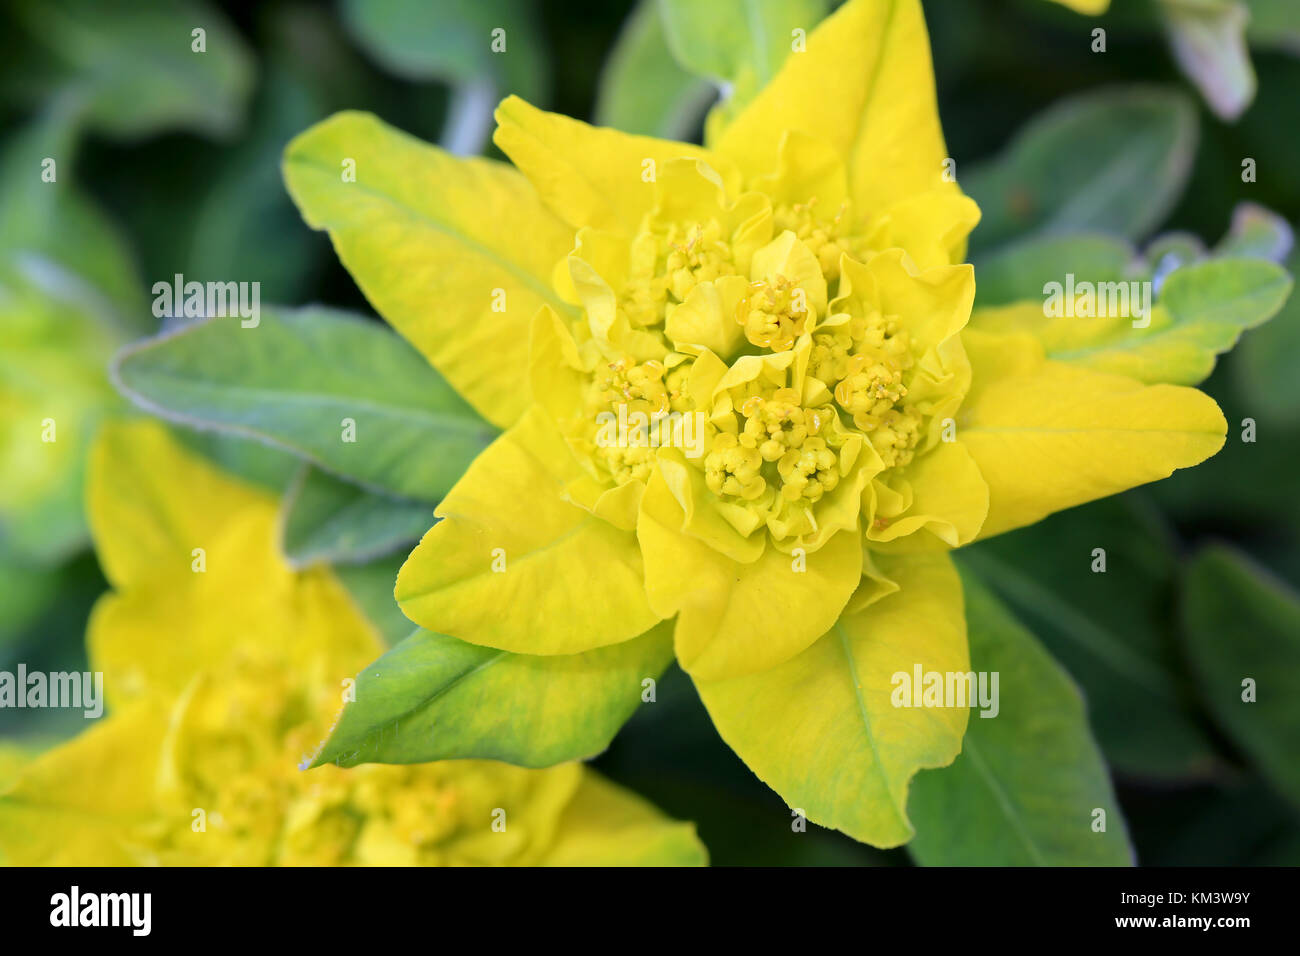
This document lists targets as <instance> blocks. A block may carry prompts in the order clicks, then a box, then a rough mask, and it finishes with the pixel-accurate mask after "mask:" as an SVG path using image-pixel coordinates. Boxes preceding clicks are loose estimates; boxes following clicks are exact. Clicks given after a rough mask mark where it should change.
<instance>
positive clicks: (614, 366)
mask: <svg viewBox="0 0 1300 956" xmlns="http://www.w3.org/2000/svg"><path fill="white" fill-rule="evenodd" d="M821 212H822V211H821V210H818V208H817V202H816V200H815V199H811V200H809V201H807V202H804V203H794V204H781V205H778V206H777V207H775V208H774V209H773V211H772V221H773V227H774V231H775V233H776V234H777V235H780V234H783V233H784V232H785V231H786V230H788V231H791V232H793V233H794V234H795V236H796V237H797V238H798V239H799V240H800V242H801V243H802V244H803V246H804V247H805V248H807V249H808V250H809V251H810V252H811V253H812V254H813V255H814V256H815V257H816V260H817V262H818V265H819V267H820V269H821V271H822V276H823V278H825V279H826V280H827V281H828V282H830V283H831V284H832V286H833V285H834V284H835V283H836V282H837V281H838V280H839V278H840V262H841V257H842V256H843V255H844V254H846V253H847V254H850V255H854V254H860V253H861V252H862V248H861V247H862V240H861V239H860V237H854V236H852V235H850V234H849V230H848V222H849V218H850V217H849V216H848V207H847V202H846V203H843V204H841V206H840V207H839V208H838V209H836V210H834V211H833V214H832V215H830V216H829V217H828V216H826V215H821V214H820V213H821ZM805 262H806V258H805ZM808 265H810V264H808ZM746 268H747V267H746ZM805 268H806V267H805ZM782 271H784V270H778V271H775V272H774V273H772V274H768V275H765V276H762V277H755V279H754V280H753V281H750V282H749V284H748V288H747V289H746V290H745V291H744V294H743V295H742V296H741V297H740V298H739V301H738V302H737V301H736V300H735V299H730V300H728V301H729V304H728V308H732V306H731V304H730V303H734V314H730V315H728V316H726V319H727V320H728V321H730V320H734V321H735V322H736V323H738V324H739V325H740V326H741V328H742V330H743V335H744V342H743V343H741V344H742V350H743V351H746V352H749V353H751V354H758V355H764V354H781V353H785V352H789V351H790V350H792V349H794V348H795V347H796V346H797V345H798V343H799V342H800V341H801V340H803V339H805V337H807V336H808V335H809V333H811V338H810V339H808V342H807V348H808V352H807V360H806V366H804V367H803V371H802V374H803V375H806V376H807V377H809V378H811V379H816V380H817V381H819V382H820V383H821V385H824V386H825V387H824V388H821V387H820V386H819V387H818V388H816V389H813V390H811V391H809V390H808V389H807V388H804V390H803V394H800V392H799V391H796V389H795V388H792V387H791V385H794V384H796V383H795V378H794V376H795V372H794V370H793V368H792V369H790V371H789V375H788V381H787V382H786V383H785V384H781V383H778V382H770V381H769V382H764V383H762V384H760V383H757V382H751V383H749V385H748V386H746V388H745V389H742V390H740V391H738V392H736V394H734V395H733V396H732V405H731V412H732V413H733V415H734V418H733V419H730V420H727V419H726V416H725V415H724V416H723V418H722V419H719V418H718V417H717V416H716V415H715V414H714V412H715V411H716V408H715V401H716V399H715V397H714V396H712V395H705V396H690V395H689V394H688V393H687V383H688V382H689V381H690V377H691V370H692V366H693V363H695V362H696V361H697V358H696V355H695V350H693V349H692V348H691V343H682V345H683V347H684V348H685V351H684V352H677V351H674V350H673V349H674V345H673V343H672V342H670V341H669V339H668V337H667V335H666V333H665V331H664V329H665V324H664V323H665V319H666V317H667V316H668V314H670V313H671V312H672V310H673V309H674V308H676V307H677V306H679V305H680V304H681V303H683V302H684V301H685V300H686V299H687V297H688V296H690V295H691V293H692V292H693V291H694V290H695V289H697V288H698V287H699V286H700V284H701V283H706V282H715V281H716V280H718V279H720V278H722V277H726V276H735V275H738V274H740V267H739V265H738V263H737V254H736V253H735V251H734V250H733V248H732V246H731V242H730V237H729V236H728V234H727V233H726V231H725V230H724V228H723V226H722V225H721V223H720V222H719V221H718V220H716V219H712V220H708V221H702V222H701V221H694V222H678V223H669V224H667V225H663V224H659V225H655V226H653V227H651V226H647V228H646V229H645V230H643V231H642V232H641V233H640V234H639V235H638V236H637V237H636V238H635V239H634V240H633V242H632V262H631V268H630V270H629V272H630V278H629V280H628V283H627V285H626V287H625V288H624V289H623V290H622V292H621V294H620V299H619V302H620V308H621V309H622V310H623V314H624V315H626V316H627V317H628V320H629V325H630V326H631V327H632V328H634V329H637V330H644V331H648V332H650V333H651V334H653V335H657V336H661V337H662V344H663V351H664V355H663V359H662V360H654V359H652V360H649V361H638V360H634V359H633V358H631V357H625V358H622V359H617V360H615V361H612V362H610V361H608V360H606V361H604V362H603V363H602V364H601V365H600V366H599V367H598V368H597V369H596V371H595V372H594V374H593V378H592V385H591V391H590V393H589V401H588V411H589V412H591V413H592V414H591V417H592V418H593V419H594V417H595V415H596V414H598V413H600V412H603V411H615V412H616V411H617V410H618V409H619V407H620V406H624V407H625V408H626V411H627V413H628V414H632V413H633V412H637V411H640V412H644V413H645V414H646V415H649V416H653V415H663V414H665V413H667V412H669V411H680V412H688V411H694V412H702V413H703V414H704V415H705V416H706V417H708V418H709V421H710V425H709V426H708V435H707V437H706V446H707V448H708V452H707V454H706V456H705V460H704V462H703V467H704V477H705V484H706V486H707V487H708V488H709V489H710V490H711V491H712V492H713V493H714V494H717V495H719V496H722V497H724V498H728V499H731V500H733V501H738V502H743V503H748V505H749V506H750V507H753V508H758V509H759V510H760V511H762V512H766V513H767V514H775V513H777V512H780V511H782V510H783V508H784V507H785V506H784V505H782V502H785V504H786V505H789V504H800V503H802V504H809V503H814V502H816V501H818V500H820V499H821V498H822V497H823V496H824V495H825V494H827V493H828V492H830V491H832V490H834V489H835V488H836V487H837V486H838V485H839V483H840V481H841V480H842V479H843V477H844V475H845V474H846V472H847V469H848V468H849V467H850V463H848V462H847V461H846V460H845V455H846V453H845V451H844V447H845V440H846V437H847V436H849V435H851V434H853V433H855V432H856V433H858V434H860V435H861V436H862V439H863V440H864V441H865V442H866V443H869V444H870V445H871V446H872V447H873V448H874V449H875V450H876V452H877V453H878V454H879V455H880V458H881V460H882V461H883V463H884V464H885V466H886V467H887V468H888V467H895V466H901V465H905V464H907V463H908V462H910V461H911V459H912V456H913V454H914V453H915V450H916V449H917V447H918V445H919V442H920V440H921V437H922V433H923V426H924V422H923V417H922V415H921V414H920V413H919V412H918V411H916V410H915V409H914V408H912V407H911V405H909V402H908V382H909V379H910V375H911V372H912V369H913V367H914V365H915V358H914V356H913V354H912V343H911V339H910V336H909V335H908V333H907V331H906V329H905V328H903V319H902V318H901V317H899V316H895V315H881V314H879V313H878V312H872V313H870V314H866V315H858V314H851V313H850V314H844V313H838V314H837V313H836V311H835V306H832V307H831V309H830V312H831V314H830V315H826V316H818V315H817V314H816V312H817V308H819V307H820V306H818V307H814V305H813V303H811V302H810V301H809V300H808V297H807V290H806V289H803V288H801V287H800V285H799V283H798V282H797V281H796V280H795V279H792V278H790V277H789V276H787V275H783V274H781V272H782ZM730 281H734V280H730ZM818 301H819V302H822V301H824V300H820V299H819V300H818ZM832 301H833V299H832ZM638 334H642V333H641V332H638ZM745 343H747V345H746V344H745ZM642 344H644V343H643V342H642ZM643 354H644V353H643ZM719 357H720V358H722V359H723V360H724V361H726V360H728V359H729V358H732V357H733V356H728V355H720V356H719ZM798 361H800V362H802V361H803V360H802V359H799V360H798ZM805 396H809V397H810V398H811V399H812V405H811V406H810V407H804V405H803V401H804V397H805ZM733 426H734V430H733ZM593 444H594V443H593ZM861 447H862V446H861V445H856V446H854V448H857V449H860V448H861ZM847 454H848V455H849V456H850V457H852V456H855V455H856V454H857V451H856V450H852V449H851V450H850V451H849V452H848V453H847ZM592 459H593V461H594V462H595V464H596V465H597V468H598V469H599V470H600V471H601V472H603V473H604V474H605V475H607V476H608V477H609V478H610V479H612V480H613V481H615V482H618V483H622V482H625V481H629V480H633V479H641V480H645V479H646V478H647V477H648V476H649V474H650V473H651V471H652V469H653V465H654V461H655V453H654V451H653V450H652V449H649V448H646V447H634V448H597V449H594V450H593V454H592ZM801 506H802V505H801ZM809 516H810V517H811V512H809ZM813 523H814V524H815V519H813Z"/></svg>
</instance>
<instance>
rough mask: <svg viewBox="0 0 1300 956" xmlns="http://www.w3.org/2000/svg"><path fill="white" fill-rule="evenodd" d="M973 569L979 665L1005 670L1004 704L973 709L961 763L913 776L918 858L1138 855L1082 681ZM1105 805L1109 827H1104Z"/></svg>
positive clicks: (911, 807)
mask: <svg viewBox="0 0 1300 956" xmlns="http://www.w3.org/2000/svg"><path fill="white" fill-rule="evenodd" d="M962 578H963V583H964V585H965V592H966V626H967V633H968V634H969V636H970V651H971V670H972V671H974V672H975V673H976V674H977V675H978V674H980V673H990V674H992V673H996V674H998V693H997V705H998V709H997V711H996V714H994V712H993V711H992V710H991V709H989V710H988V711H987V713H988V714H994V715H993V716H985V715H984V712H981V711H972V713H971V720H970V723H969V725H967V728H966V736H965V737H964V738H963V739H962V752H961V754H960V755H959V756H958V757H957V759H956V761H954V763H953V765H952V766H951V767H945V768H943V769H942V770H932V771H927V772H924V773H921V774H919V775H918V776H917V778H916V780H914V781H913V782H912V793H911V797H910V798H909V800H908V804H907V809H908V813H910V814H911V816H912V821H913V823H914V824H915V825H916V837H915V838H914V839H913V840H912V842H911V843H910V844H908V849H909V850H910V851H911V853H912V856H913V857H915V859H916V860H917V862H919V863H921V864H924V865H926V866H1126V865H1129V864H1131V863H1132V862H1133V849H1132V847H1131V846H1130V845H1129V842H1128V832H1127V827H1126V826H1125V823H1124V817H1123V816H1122V814H1121V811H1120V807H1119V803H1118V801H1116V799H1115V791H1114V788H1113V787H1112V786H1111V782H1110V775H1109V774H1108V773H1107V770H1106V764H1105V762H1104V761H1103V760H1102V756H1101V753H1100V751H1099V750H1098V749H1097V744H1096V743H1095V742H1094V741H1093V739H1092V734H1091V733H1090V732H1089V730H1088V718H1087V714H1086V713H1085V709H1084V702H1083V698H1082V697H1081V696H1080V694H1079V690H1078V688H1077V687H1075V685H1074V683H1073V682H1072V681H1071V680H1070V677H1069V675H1068V674H1066V672H1065V671H1064V670H1063V669H1062V668H1061V666H1060V665H1059V664H1057V663H1056V661H1054V660H1052V657H1051V655H1050V654H1048V653H1047V652H1046V651H1045V650H1044V649H1043V647H1042V646H1041V645H1040V644H1039V643H1038V642H1037V641H1036V640H1035V639H1034V636H1033V635H1032V634H1030V633H1029V632H1028V631H1026V630H1025V629H1024V627H1022V626H1021V624H1020V622H1019V621H1017V620H1016V619H1015V618H1014V617H1013V616H1012V615H1011V613H1010V612H1009V611H1008V610H1007V609H1006V608H1005V607H1004V606H1003V605H1002V604H1001V603H1000V602H999V601H998V599H997V598H996V597H995V596H994V595H993V594H992V592H990V591H989V590H987V588H985V587H984V585H983V584H981V583H980V582H979V581H978V579H977V578H975V577H974V576H973V575H972V574H970V573H965V574H963V575H962ZM1031 755H1032V756H1031ZM1098 809H1101V810H1104V811H1105V814H1106V815H1105V827H1106V828H1105V830H1104V832H1096V831H1094V829H1093V826H1094V819H1096V817H1095V816H1094V814H1095V811H1096V810H1098Z"/></svg>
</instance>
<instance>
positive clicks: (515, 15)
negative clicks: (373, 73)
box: [342, 0, 548, 103]
mask: <svg viewBox="0 0 1300 956" xmlns="http://www.w3.org/2000/svg"><path fill="white" fill-rule="evenodd" d="M342 14H343V22H344V25H345V26H346V27H347V28H348V30H349V32H351V34H352V35H353V36H354V37H355V38H356V40H357V42H358V43H359V44H360V45H361V47H362V49H364V50H365V51H366V52H367V53H369V54H370V56H372V57H373V58H374V59H375V60H376V61H378V62H379V63H380V64H381V65H383V66H384V67H385V68H386V69H387V70H389V71H390V72H392V73H394V74H396V75H398V76H401V77H403V78H405V79H408V80H413V81H416V82H427V81H430V80H437V81H441V82H444V83H449V84H453V85H459V84H464V83H471V82H474V81H476V80H490V81H492V82H493V83H494V84H495V85H496V88H497V92H498V95H497V97H496V99H501V98H502V97H504V96H506V95H507V94H509V93H517V94H519V95H520V96H522V97H524V98H525V99H529V100H534V101H535V100H538V99H541V98H543V97H544V96H545V92H546V78H547V72H548V65H547V62H546V55H545V51H544V49H543V48H542V47H541V46H540V45H539V44H538V43H537V38H538V37H539V36H540V35H541V33H540V30H539V29H538V27H537V26H536V24H535V23H534V20H533V16H532V13H531V11H530V9H529V5H528V4H526V3H524V2H522V0H440V2H438V3H428V2H426V0H344V3H343V9H342ZM497 29H501V30H504V31H505V36H504V42H505V49H504V50H501V51H494V50H493V46H492V44H493V32H492V31H493V30H497ZM493 102H494V103H495V100H494V101H493Z"/></svg>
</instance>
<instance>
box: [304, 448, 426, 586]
mask: <svg viewBox="0 0 1300 956" xmlns="http://www.w3.org/2000/svg"><path fill="white" fill-rule="evenodd" d="M282 507H283V517H282V519H281V547H282V549H283V551H284V553H285V556H286V557H288V559H289V563H290V564H291V565H293V566H294V567H296V568H305V567H309V566H310V565H313V564H364V563H366V562H367V561H371V560H373V559H374V558H378V557H382V556H383V555H385V554H391V553H392V552H394V551H396V550H398V549H399V548H401V547H402V545H405V544H410V543H411V542H413V541H416V540H418V539H419V538H420V536H421V535H422V534H424V532H426V531H428V530H429V528H430V527H432V526H433V524H434V522H435V519H434V517H433V505H432V504H431V503H429V502H421V501H410V500H407V499H403V498H393V497H391V496H389V495H381V494H376V493H375V492H372V491H367V490H366V489H365V488H362V487H361V486H360V485H356V484H353V483H352V482H350V481H343V480H342V479H340V478H335V477H334V476H333V475H329V474H326V473H325V472H323V471H321V470H320V469H319V468H314V467H312V466H311V465H304V466H303V468H302V471H301V472H300V473H299V475H298V477H297V479H296V480H295V481H294V483H293V484H292V485H291V486H290V487H289V490H288V492H286V494H285V497H284V504H283V506H282ZM407 550H409V549H407Z"/></svg>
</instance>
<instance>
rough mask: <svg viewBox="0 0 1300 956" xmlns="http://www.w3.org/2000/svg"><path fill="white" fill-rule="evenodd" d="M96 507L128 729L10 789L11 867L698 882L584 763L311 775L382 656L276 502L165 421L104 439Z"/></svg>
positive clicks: (120, 706)
mask: <svg viewBox="0 0 1300 956" xmlns="http://www.w3.org/2000/svg"><path fill="white" fill-rule="evenodd" d="M88 497H89V504H90V514H91V524H92V528H93V532H94V536H95V541H96V545H97V547H98V550H99V554H100V558H101V560H102V561H103V563H104V566H105V569H106V570H107V572H108V574H109V577H110V579H111V581H112V583H113V586H114V589H115V590H114V593H111V594H108V595H106V596H105V597H104V598H102V599H101V601H100V602H99V604H98V605H97V606H96V608H95V611H94V614H93V617H92V621H91V626H90V634H89V643H90V652H91V666H92V668H94V669H96V670H100V671H102V672H103V674H104V682H105V689H106V692H107V693H108V695H109V699H110V704H111V707H112V710H113V714H112V716H110V717H109V718H107V719H105V720H104V721H102V722H100V723H98V724H96V725H94V726H93V727H92V728H91V729H90V730H88V731H87V732H86V733H84V734H82V735H80V736H79V737H77V738H75V739H74V740H72V741H70V742H69V743H67V744H65V745H63V746H61V747H57V748H55V749H54V750H52V751H50V752H49V753H46V754H44V755H42V756H41V757H39V758H37V759H35V760H34V761H32V762H30V763H28V764H26V765H25V766H24V767H23V768H21V769H20V770H19V772H18V773H17V774H16V775H15V776H13V778H12V779H10V780H7V781H4V782H5V783H6V785H7V786H6V789H5V791H4V792H3V795H0V854H3V856H4V858H6V859H7V860H8V861H9V862H12V863H17V864H66V865H83V866H84V865H132V864H164V865H177V864H183V865H334V864H383V865H442V864H457V863H459V864H465V863H468V864H547V863H560V864H566V865H567V864H592V865H605V864H619V863H651V864H699V863H702V862H704V860H705V857H704V852H703V849H702V847H700V845H699V842H698V841H697V840H696V839H695V836H694V833H693V829H692V828H691V827H690V825H688V824H673V823H670V822H668V821H665V820H664V819H663V818H662V817H661V816H660V815H659V814H658V813H657V812H656V811H655V810H654V809H653V808H651V807H649V806H648V805H646V804H644V803H642V802H641V801H639V800H636V799H635V798H633V797H630V796H628V795H625V794H623V793H622V792H621V791H620V790H619V789H618V788H617V787H614V786H613V785H612V784H607V783H604V782H603V781H599V780H596V779H595V778H594V775H593V774H591V773H590V772H589V771H586V770H585V769H584V768H582V767H581V766H579V765H577V764H564V765H560V766H557V767H554V768H551V769H549V770H536V771H533V770H524V769H520V768H516V767H511V766H507V765H505V764H497V763H489V762H477V761H450V762H446V763H439V764H428V765H424V766H418V767H402V766H377V765H367V766H363V767H360V768H357V769H353V770H342V769H339V768H338V767H335V766H330V765H326V766H324V767H321V768H318V769H317V770H313V771H310V772H306V773H304V772H303V771H302V770H300V769H299V767H300V765H301V764H302V763H303V762H304V761H305V759H309V758H310V756H311V754H312V753H313V751H314V748H315V747H317V746H318V745H319V744H320V742H321V741H322V740H323V739H324V738H325V736H326V735H327V734H328V731H329V721H330V719H331V717H332V716H333V715H335V714H336V713H337V712H338V710H339V708H340V707H341V706H342V702H343V699H344V695H345V687H346V686H347V683H348V682H349V681H350V680H351V678H352V677H353V675H355V674H356V673H357V671H358V670H359V669H360V668H361V667H363V666H364V665H365V664H366V663H367V662H369V661H370V660H371V659H373V658H374V657H375V656H376V655H377V654H379V653H380V652H381V650H382V647H381V644H380V642H379V640H378V638H377V636H376V634H375V633H374V631H373V629H372V627H371V626H370V624H368V623H367V622H366V620H365V619H364V618H363V617H362V616H361V615H360V613H359V612H358V610H357V609H356V607H355V606H354V605H353V603H352V601H351V599H350V598H349V597H348V595H347V593H346V592H345V591H344V590H343V588H342V586H341V585H340V583H339V582H338V581H337V580H336V579H335V578H334V577H333V575H332V574H331V572H330V571H329V570H328V569H325V568H314V569H311V570H307V571H302V572H296V571H294V570H292V569H291V568H290V567H289V566H288V564H287V562H286V561H285V560H284V558H283V557H282V556H281V555H280V554H279V552H278V550H277V545H276V539H277V533H276V532H277V529H276V518H277V504H276V501H275V500H274V499H273V498H271V497H270V496H269V495H267V494H265V493H264V492H262V491H259V490H257V489H255V488H252V487H250V486H248V485H245V484H243V483H242V482H241V481H239V480H237V479H234V478H232V477H230V476H227V475H224V474H222V473H221V472H219V471H218V470H217V469H215V468H214V467H213V466H212V465H210V464H208V463H207V462H205V461H204V460H202V459H200V458H198V457H196V456H195V455H193V454H191V453H189V452H187V451H185V450H184V449H183V448H182V447H181V446H180V445H179V444H178V443H177V442H176V441H175V440H174V439H173V438H172V437H171V436H170V435H169V434H168V432H167V431H166V430H165V429H164V428H163V426H161V425H159V424H156V423H152V422H136V423H131V424H120V425H112V426H108V427H106V428H105V429H104V431H103V434H102V436H101V438H100V440H99V441H98V442H97V443H96V445H95V447H94V451H93V456H92V463H91V477H90V485H89V493H88Z"/></svg>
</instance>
